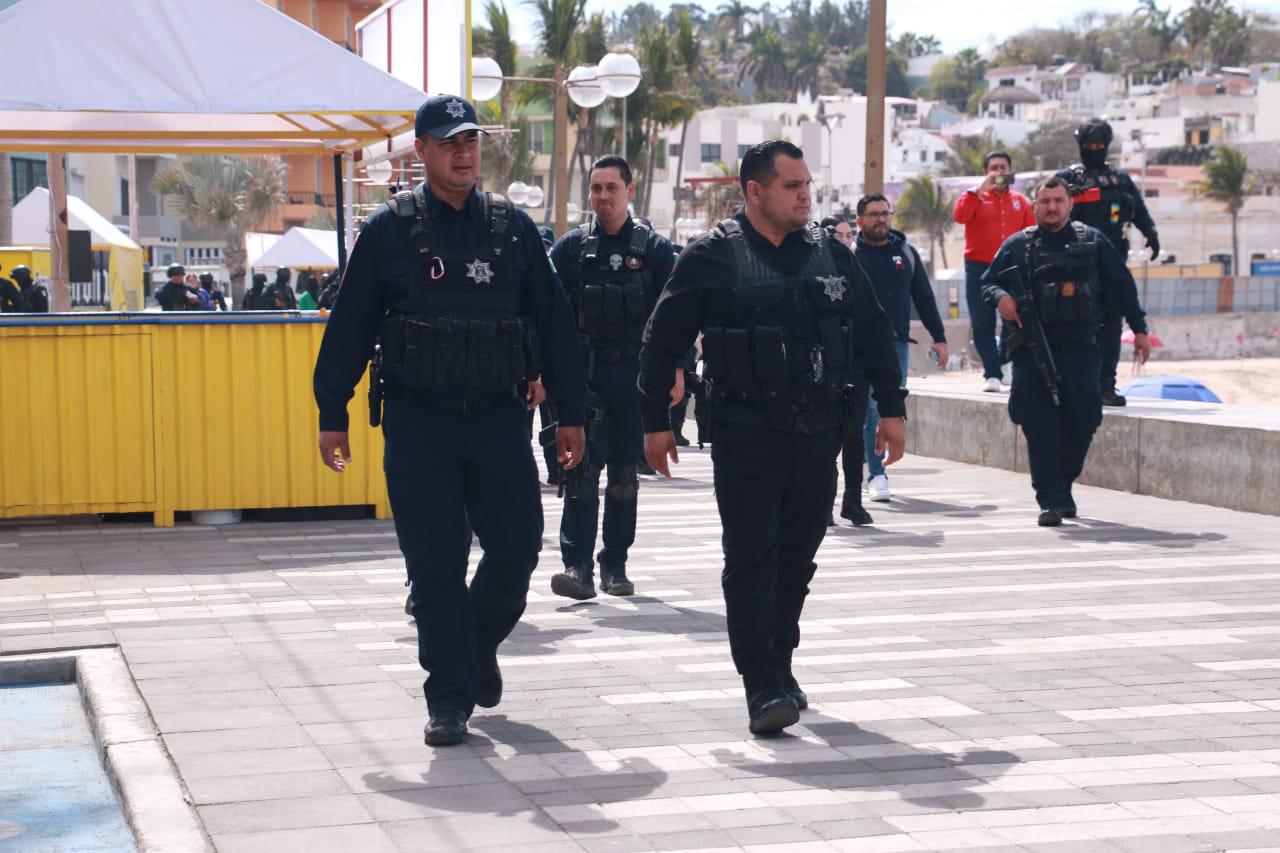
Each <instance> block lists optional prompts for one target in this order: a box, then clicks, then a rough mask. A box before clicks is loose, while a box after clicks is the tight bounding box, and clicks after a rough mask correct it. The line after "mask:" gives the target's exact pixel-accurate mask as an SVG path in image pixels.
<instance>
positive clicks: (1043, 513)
mask: <svg viewBox="0 0 1280 853" xmlns="http://www.w3.org/2000/svg"><path fill="white" fill-rule="evenodd" d="M1036 524H1038V525H1040V526H1041V527H1057V526H1058V525H1060V524H1062V513H1061V512H1059V511H1058V510H1056V509H1042V510H1040V517H1039V518H1038V519H1036Z"/></svg>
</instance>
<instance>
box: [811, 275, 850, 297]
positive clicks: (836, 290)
mask: <svg viewBox="0 0 1280 853" xmlns="http://www.w3.org/2000/svg"><path fill="white" fill-rule="evenodd" d="M818 281H819V282H821V283H822V292H823V293H825V294H826V295H827V296H828V297H830V298H831V301H832V302H843V301H844V292H845V291H846V290H848V288H847V287H846V286H845V278H844V276H842V275H832V276H822V275H820V276H818Z"/></svg>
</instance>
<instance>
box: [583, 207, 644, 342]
mask: <svg viewBox="0 0 1280 853" xmlns="http://www.w3.org/2000/svg"><path fill="white" fill-rule="evenodd" d="M598 227H599V226H598V220H597V219H595V218H594V217H593V218H592V221H591V222H588V223H585V224H583V225H582V228H581V230H582V242H581V243H579V244H578V281H577V282H576V283H572V284H570V285H569V300H570V302H571V303H572V305H573V314H574V316H575V317H576V318H577V320H578V328H579V329H580V330H581V331H582V334H583V335H585V336H586V337H587V341H588V343H589V344H590V346H591V350H592V352H593V353H594V355H595V357H596V358H597V359H599V360H601V361H619V360H621V359H624V358H632V357H634V356H635V355H636V354H638V353H639V352H640V339H641V337H643V335H644V326H645V323H646V322H648V320H649V312H650V311H652V310H653V306H652V305H651V304H649V290H650V287H649V285H650V279H651V278H652V275H653V273H652V272H651V271H650V269H649V263H648V261H647V259H646V257H645V255H646V252H647V250H648V248H649V235H650V233H651V232H650V230H649V227H648V226H647V225H645V224H643V223H641V222H635V221H634V220H633V224H632V229H631V241H630V243H628V244H627V253H626V254H625V255H618V254H609V255H607V256H606V255H604V254H602V253H601V252H600V235H599V233H598Z"/></svg>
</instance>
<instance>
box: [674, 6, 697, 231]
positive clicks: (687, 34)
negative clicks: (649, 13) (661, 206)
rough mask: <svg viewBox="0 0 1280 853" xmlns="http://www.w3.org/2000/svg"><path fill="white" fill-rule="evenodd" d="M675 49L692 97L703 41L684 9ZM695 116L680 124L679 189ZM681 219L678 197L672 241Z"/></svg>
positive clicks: (678, 27)
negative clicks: (692, 121)
mask: <svg viewBox="0 0 1280 853" xmlns="http://www.w3.org/2000/svg"><path fill="white" fill-rule="evenodd" d="M675 48H676V58H677V59H678V60H679V65H680V69H681V71H682V72H683V73H684V90H685V91H686V92H688V93H690V95H692V94H693V92H694V90H695V89H696V88H697V86H698V84H699V82H700V81H701V78H702V74H703V60H702V39H701V38H700V37H699V33H696V32H694V29H693V19H692V18H690V17H689V13H688V12H686V11H684V10H683V9H682V10H681V11H680V13H679V15H677V17H676V35H675ZM693 115H694V113H693V111H692V110H690V111H689V112H688V114H687V115H686V116H685V118H684V119H683V121H681V122H680V157H679V159H678V160H676V181H675V186H677V187H679V186H680V183H681V182H682V181H683V180H684V146H685V143H686V141H687V139H688V136H689V121H690V119H692V118H693ZM679 218H680V199H679V198H678V197H677V199H676V209H675V212H674V213H673V214H672V215H671V239H673V240H674V239H675V236H676V220H677V219H679Z"/></svg>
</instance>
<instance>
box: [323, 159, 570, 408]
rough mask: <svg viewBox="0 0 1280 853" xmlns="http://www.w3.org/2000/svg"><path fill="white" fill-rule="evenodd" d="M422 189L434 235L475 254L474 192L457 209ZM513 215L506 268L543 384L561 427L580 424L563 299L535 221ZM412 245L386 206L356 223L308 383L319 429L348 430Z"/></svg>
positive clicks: (480, 239)
mask: <svg viewBox="0 0 1280 853" xmlns="http://www.w3.org/2000/svg"><path fill="white" fill-rule="evenodd" d="M423 189H424V192H423V196H424V197H425V198H426V202H427V203H426V211H425V215H426V217H427V220H428V227H429V229H430V232H431V236H432V240H433V241H434V242H435V243H437V244H443V245H448V246H450V247H451V248H454V249H456V250H458V251H460V252H464V253H470V252H471V251H473V250H474V251H476V252H477V253H480V252H481V251H482V250H483V248H484V245H485V244H487V243H488V241H489V229H488V227H487V226H486V224H485V219H484V201H483V199H482V197H481V195H480V193H479V192H478V191H474V192H472V193H471V195H470V196H468V197H467V201H466V203H465V205H464V206H463V208H462V209H461V210H457V209H455V208H454V207H453V206H452V205H450V204H449V203H447V202H445V201H442V200H440V199H439V198H437V197H436V196H435V195H434V194H433V193H432V192H431V190H430V188H429V187H426V186H425V184H424V186H423ZM513 214H514V221H513V223H512V225H513V227H512V234H513V247H512V248H513V251H512V253H511V256H510V268H511V274H512V275H513V276H515V277H516V279H517V280H518V281H519V282H520V284H521V290H522V295H521V307H520V312H521V314H522V315H523V316H525V317H526V318H528V319H529V320H530V321H531V322H532V323H533V325H534V327H535V328H536V329H537V332H538V339H539V341H540V342H541V345H542V367H543V382H544V384H545V386H546V389H547V393H548V394H549V395H550V396H551V398H552V399H553V400H555V402H556V408H557V411H558V413H559V416H560V425H561V426H581V425H582V423H583V417H584V407H585V398H586V376H585V373H584V371H583V365H582V357H581V355H580V353H579V351H578V334H577V330H576V328H575V327H574V322H573V313H572V311H571V310H570V308H569V300H568V298H567V297H566V296H565V293H564V289H563V287H562V286H561V285H560V284H559V282H557V281H556V278H555V274H554V273H553V272H552V270H551V265H550V264H549V263H548V262H547V256H546V252H545V251H544V250H543V248H542V239H541V238H540V237H539V236H538V232H537V229H536V228H535V226H534V224H533V220H531V219H530V218H529V216H528V214H526V213H524V212H523V211H521V210H518V209H516V210H514V211H513ZM410 249H411V247H410V246H409V242H408V239H407V237H406V234H405V229H404V227H403V225H402V224H401V222H400V221H399V217H398V216H397V215H396V214H395V213H393V212H392V211H391V209H390V208H388V207H385V206H384V207H381V208H379V209H378V210H377V211H375V212H374V213H373V214H372V215H371V216H370V217H369V218H368V219H366V220H365V223H364V227H363V228H361V229H360V236H359V237H358V238H357V239H356V242H355V245H354V246H353V247H352V249H351V257H350V259H349V260H348V262H347V268H346V271H345V272H344V273H343V276H342V285H341V287H340V288H339V290H338V298H337V301H336V302H335V303H334V306H333V313H332V314H331V315H330V316H329V322H328V325H327V326H326V328H325V331H324V340H323V341H322V343H321V344H320V354H319V356H318V357H317V358H316V368H315V374H314V376H313V380H312V385H313V389H314V392H315V398H316V404H317V405H318V406H319V409H320V429H321V431H330V430H333V431H346V429H347V426H348V417H347V403H348V401H350V399H351V396H352V394H353V393H354V392H355V386H356V383H358V382H359V381H360V377H361V376H362V375H364V370H365V367H366V365H367V364H368V362H369V357H370V356H371V355H372V354H373V347H374V343H375V341H376V339H377V337H378V332H379V329H380V328H381V326H382V318H383V316H384V315H385V314H386V313H387V296H388V289H389V285H390V284H392V283H403V282H405V281H406V280H407V278H408V276H409V275H410V270H411V269H412V264H411V263H410ZM424 286H426V285H425V283H424Z"/></svg>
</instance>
